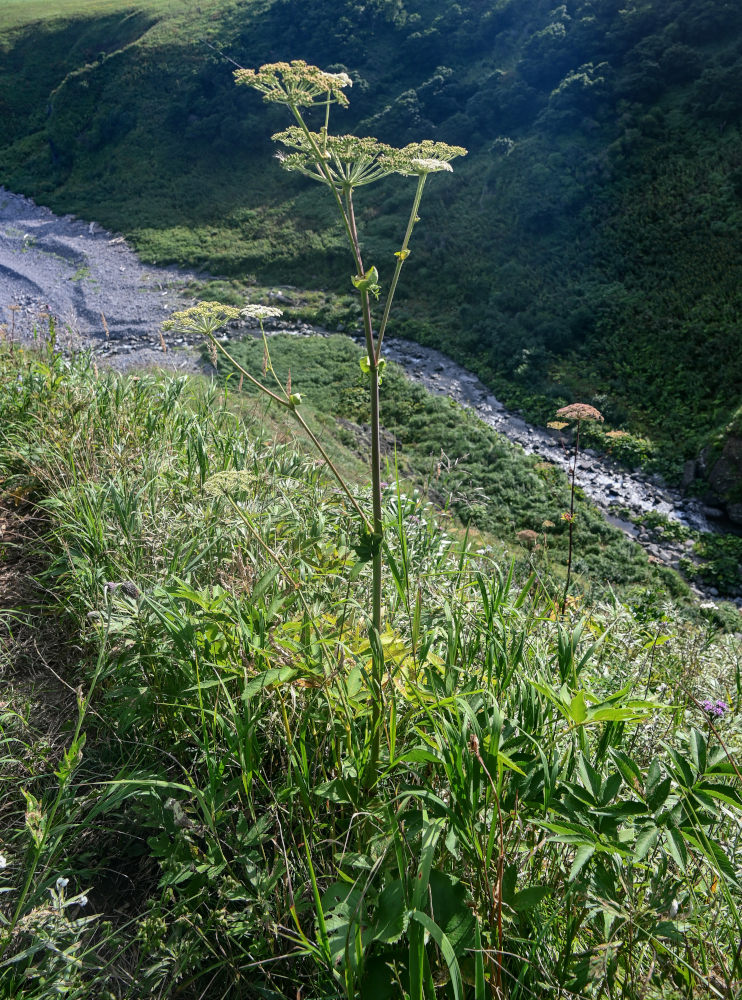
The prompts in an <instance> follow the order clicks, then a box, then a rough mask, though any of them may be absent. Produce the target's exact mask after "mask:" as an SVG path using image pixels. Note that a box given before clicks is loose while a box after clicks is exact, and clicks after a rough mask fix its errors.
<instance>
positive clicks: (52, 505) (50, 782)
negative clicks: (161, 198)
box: [0, 2, 742, 1000]
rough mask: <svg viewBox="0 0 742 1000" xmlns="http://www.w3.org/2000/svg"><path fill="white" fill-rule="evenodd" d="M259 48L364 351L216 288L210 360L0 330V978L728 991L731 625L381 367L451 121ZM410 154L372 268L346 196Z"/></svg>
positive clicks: (545, 991) (740, 830) (188, 315)
mask: <svg viewBox="0 0 742 1000" xmlns="http://www.w3.org/2000/svg"><path fill="white" fill-rule="evenodd" d="M289 6H290V5H283V4H266V5H265V8H264V10H265V12H266V16H268V15H271V16H274V15H276V11H278V13H279V14H280V13H281V12H283V15H284V16H285V15H287V13H288V12H289ZM507 7H508V5H507V4H503V5H501V6H498V7H496V10H497V11H498V12H502V10H505V9H507ZM394 10H396V12H397V14H398V15H399V16H396V15H395V16H392V14H393V13H394V12H393V11H392V8H391V7H390V6H389V5H388V4H386V3H383V2H380V3H379V4H377V5H376V6H375V7H374V8H373V9H372V12H371V16H372V17H373V16H376V15H378V16H379V17H380V18H381V20H382V21H383V22H384V23H392V24H394V25H397V24H398V23H404V17H403V15H404V14H405V8H404V6H403V5H401V4H400V5H397V6H396V7H395V8H394ZM400 19H401V20H400ZM323 25H324V22H323V21H322V20H321V19H320V21H319V23H318V28H319V27H322V26H323ZM548 35H549V33H548V32H547V35H546V36H544V38H543V39H542V40H541V41H543V44H544V45H546V47H547V49H548V40H549V39H548ZM452 38H453V42H455V40H456V35H455V33H454V34H453V36H452ZM353 39H354V36H353V35H352V34H351V35H350V36H349V37H347V38H346V42H347V44H348V47H349V51H350V52H351V53H352V52H354V51H355V50H354V46H353ZM421 44H422V43H421ZM539 44H540V43H539ZM453 48H454V49H455V44H454V45H453ZM543 55H544V53H543V52H541V49H540V48H539V47H538V46H536V47H535V49H534V58H536V56H538V58H539V59H541V57H542V56H543ZM107 61H108V60H107V58H106V57H105V55H104V56H101V58H100V64H101V65H105V64H106V63H107ZM241 74H242V75H241ZM241 74H240V73H238V74H237V76H238V82H245V83H249V84H250V85H253V86H256V87H257V89H259V90H262V91H263V93H264V95H265V96H266V99H267V100H268V101H269V102H271V103H283V104H286V105H287V106H288V108H289V110H290V111H291V112H292V113H293V114H294V117H295V120H296V126H295V127H292V128H290V129H288V130H286V131H285V132H283V133H280V134H279V135H278V136H277V137H276V138H277V139H278V140H279V141H281V142H282V143H284V144H285V145H286V146H287V148H288V150H289V152H288V153H285V154H284V159H283V163H284V165H285V166H287V167H288V168H289V169H292V170H298V171H299V172H301V173H309V174H310V175H311V176H312V177H313V180H315V181H316V180H319V181H321V182H322V183H325V184H326V186H327V187H328V188H329V197H328V200H329V201H330V202H331V201H332V198H334V199H335V202H336V208H337V209H338V218H339V232H338V233H337V236H338V240H339V237H340V236H342V235H345V236H347V238H348V242H349V245H350V249H351V252H352V255H353V262H354V264H355V272H356V273H355V274H354V275H353V276H352V277H351V283H352V286H353V287H355V289H356V292H357V294H358V298H359V300H360V306H361V314H362V317H363V331H364V339H363V348H359V347H358V346H357V345H356V344H354V343H353V342H352V341H349V340H347V339H341V338H337V337H330V338H306V339H303V338H287V337H280V336H275V337H271V338H270V341H269V339H268V338H267V337H266V336H265V333H264V330H263V325H264V320H267V319H268V318H270V317H272V316H275V315H276V314H277V312H278V310H277V309H276V308H270V307H266V306H262V305H260V304H255V303H253V304H252V305H251V306H249V307H247V309H246V310H243V314H244V315H247V316H248V317H250V318H253V319H257V320H258V321H259V324H260V327H261V333H262V336H261V337H259V338H253V339H247V340H245V341H243V342H242V343H241V344H238V345H235V344H233V343H232V342H229V340H228V338H226V337H224V336H223V334H222V332H221V331H222V328H223V327H224V326H225V325H226V324H227V323H228V322H230V321H232V320H236V319H237V318H238V317H239V315H240V310H239V308H238V306H236V305H228V304H226V305H225V304H220V303H218V302H214V301H210V302H205V303H200V304H199V305H197V306H195V307H192V308H189V309H187V310H185V311H183V312H180V313H176V314H173V316H172V317H171V318H170V320H168V321H167V322H166V323H165V324H164V328H165V329H168V328H173V329H176V330H177V329H182V328H184V327H188V329H189V330H196V329H197V330H199V331H200V332H201V333H203V334H204V335H205V337H206V340H207V345H206V350H207V353H208V356H209V358H210V360H211V361H212V363H216V364H217V365H218V368H219V379H217V380H211V381H209V382H206V381H205V380H199V379H193V378H189V377H187V376H183V377H178V378H174V377H167V376H164V375H159V376H158V375H150V374H147V373H139V374H136V375H123V376H122V375H117V374H114V373H111V372H103V373H102V372H100V371H99V370H98V368H97V366H96V364H95V362H94V360H93V358H92V356H91V355H82V356H79V357H77V358H73V359H70V358H65V357H63V356H62V355H61V354H60V353H59V352H58V351H57V350H56V349H55V344H54V341H53V340H52V341H51V342H50V343H49V344H48V345H47V346H46V347H45V348H42V349H40V350H39V351H37V352H25V351H22V350H20V349H18V348H17V347H16V346H15V345H12V344H4V345H3V346H2V350H0V366H1V368H2V371H0V375H2V377H1V378H0V408H1V409H2V412H3V415H4V420H3V424H2V427H0V470H1V471H2V495H1V501H2V505H3V506H2V514H3V524H4V525H7V526H8V532H7V539H8V541H7V542H5V543H4V549H3V551H2V563H1V564H0V566H1V567H2V573H3V576H5V577H6V578H7V579H8V580H9V581H10V582H11V584H13V585H14V586H11V587H10V589H9V593H10V595H11V600H10V601H9V602H8V606H7V607H6V608H5V610H4V613H3V616H2V619H0V620H1V621H2V627H3V633H2V661H1V666H2V670H3V674H4V679H6V681H7V684H6V689H7V691H8V695H7V697H6V696H5V695H4V696H3V703H2V709H1V710H0V713H1V714H0V743H1V744H2V753H3V761H4V766H5V773H4V775H3V786H2V793H3V794H2V797H0V809H1V810H2V814H3V820H4V823H3V840H2V845H1V850H0V890H2V910H0V973H1V975H0V997H2V998H3V1000H11V998H13V1000H18V998H28V1000H31V998H33V1000H42V998H43V1000H46V998H47V997H49V996H53V995H63V996H66V997H70V998H74V1000H93V998H95V1000H98V998H106V1000H110V998H116V1000H118V998H122V1000H123V998H127V1000H128V998H130V1000H140V998H141V1000H144V998H148V997H184V998H187V1000H196V998H199V1000H212V998H213V1000H217V998H219V1000H227V998H234V1000H237V998H250V1000H252V998H255V1000H257V998H262V1000H281V998H286V1000H288V998H294V997H296V996H297V995H299V996H302V997H305V998H307V1000H310V998H311V1000H321V998H322V1000H324V998H327V1000H329V998H331V997H346V998H348V1000H351V998H352V1000H355V998H363V1000H365V998H368V1000H371V998H374V1000H376V998H378V1000H385V998H389V1000H433V998H435V997H441V998H443V997H447V998H449V1000H487V998H504V997H509V998H513V1000H525V998H530V997H534V996H538V997H544V996H545V997H550V996H553V997H564V996H581V997H596V998H598V997H606V998H610V1000H614V998H618V997H619V996H620V997H621V998H626V1000H640V998H647V997H649V998H657V1000H660V998H662V1000H680V998H690V997H702V998H705V997H708V998H716V997H739V996H740V995H741V994H742V948H741V947H740V941H741V940H742V869H740V860H739V859H740V856H742V854H741V852H740V839H741V838H742V791H741V787H740V782H741V781H742V774H741V773H740V769H739V765H738V764H737V762H736V761H737V758H738V755H739V748H740V743H741V742H742V740H741V738H740V727H739V705H740V698H741V697H742V660H741V658H740V646H739V642H738V636H736V635H732V634H729V633H727V632H725V631H723V630H722V629H720V628H719V627H717V626H718V618H715V617H714V613H713V612H711V611H710V610H709V609H708V608H696V609H693V610H689V609H688V608H684V607H681V606H679V605H678V604H677V603H674V602H673V599H672V598H673V594H677V595H679V596H683V591H684V585H683V584H682V583H680V581H679V579H678V578H677V577H676V576H675V575H674V574H672V573H670V572H669V571H661V570H658V569H656V568H655V567H651V566H650V565H649V564H648V562H647V560H646V558H645V557H644V555H643V554H642V553H641V552H640V550H639V549H638V548H636V547H634V546H632V545H631V543H630V542H628V541H627V540H626V539H625V538H623V536H621V535H620V534H619V533H618V532H617V531H615V530H614V529H612V528H610V527H609V526H607V525H605V524H604V522H603V521H602V520H601V519H600V518H599V517H598V515H597V514H596V513H595V512H594V511H591V509H590V508H589V505H587V504H586V503H584V501H583V500H582V498H581V497H580V496H579V493H578V491H577V490H576V489H575V485H574V480H573V482H572V484H571V488H570V487H569V486H568V485H567V483H566V482H565V480H564V477H563V475H561V474H560V473H558V472H556V470H554V469H552V468H550V467H548V466H543V465H540V464H539V463H537V462H535V461H534V460H531V459H527V458H525V457H524V456H523V454H522V453H521V452H520V451H519V450H518V449H516V448H514V447H512V446H510V445H508V444H507V443H505V442H503V441H502V440H501V439H499V438H498V437H497V436H496V435H495V434H494V433H493V432H492V431H491V430H490V429H488V428H486V427H484V425H482V424H480V423H478V422H477V420H476V419H475V418H474V417H473V415H471V414H468V413H465V412H464V411H462V410H461V409H460V408H459V407H457V406H455V405H452V404H451V403H450V402H447V401H445V400H443V399H441V398H433V397H430V396H428V395H427V394H426V393H424V391H423V390H422V389H420V388H419V387H415V386H412V385H410V384H409V383H407V382H406V381H405V380H404V379H403V377H402V375H401V373H400V372H399V371H398V370H396V369H395V368H394V367H393V366H392V365H388V364H386V363H385V359H384V358H383V353H382V340H383V335H384V332H385V330H386V327H387V322H388V321H389V316H390V306H391V301H392V298H393V296H394V292H395V289H396V284H397V278H398V277H399V275H400V272H401V269H402V265H403V264H404V263H405V261H406V259H407V257H408V255H409V251H410V247H409V246H408V243H409V237H410V234H411V232H412V229H413V227H414V225H415V224H416V223H417V221H418V219H417V210H418V206H419V204H420V195H421V193H422V188H423V185H424V184H425V182H426V178H427V175H428V174H429V173H447V172H449V170H450V167H449V165H448V160H449V159H451V158H452V157H453V156H456V155H460V154H462V153H463V152H464V150H457V149H455V148H452V147H449V146H447V145H445V144H444V143H439V142H436V143H430V144H427V143H415V144H414V145H409V144H408V145H406V146H405V147H403V148H392V147H389V146H387V145H386V144H381V143H378V142H377V141H376V140H374V139H357V138H356V137H355V136H342V137H339V138H338V137H334V136H333V135H331V134H330V133H329V131H328V128H327V123H328V118H329V111H330V103H331V102H335V103H338V104H343V103H345V99H344V96H343V93H342V91H343V88H345V87H347V86H349V85H350V82H351V81H350V78H349V77H348V76H347V74H346V73H345V71H344V70H343V69H337V70H335V69H333V71H332V72H330V73H328V72H323V71H320V70H318V69H316V67H311V66H307V65H306V64H305V63H302V62H294V63H291V64H287V63H281V64H271V65H270V66H263V67H261V69H260V71H258V72H257V73H253V72H252V71H241ZM314 105H317V106H318V107H319V109H320V111H321V113H322V115H323V117H324V122H325V125H324V127H323V126H322V125H321V120H320V126H319V128H318V130H317V131H316V132H315V131H313V130H310V129H309V127H308V126H307V124H306V123H305V121H304V118H303V114H304V112H303V110H302V109H304V108H311V107H313V106H314ZM313 172H314V173H313ZM394 173H399V174H403V175H411V176H412V177H414V178H415V184H416V188H415V190H416V192H417V193H416V194H415V195H414V197H413V199H412V208H411V212H410V215H409V222H408V224H407V228H406V230H405V229H404V227H403V229H402V232H404V233H405V235H404V239H403V240H402V242H401V244H400V243H397V244H396V245H397V246H399V249H398V250H397V251H396V264H395V265H394V272H393V276H392V277H391V279H390V278H389V276H388V275H387V274H384V275H382V276H381V277H380V273H379V270H377V268H376V266H374V265H373V264H371V263H370V262H371V261H373V260H374V259H375V258H374V257H373V256H371V254H374V253H375V245H374V243H373V240H371V242H370V253H367V252H366V251H367V249H368V248H367V247H366V245H365V244H364V259H365V266H364V261H363V260H362V257H361V243H360V239H359V236H358V230H357V228H356V212H355V207H354V203H353V197H352V194H353V189H354V187H356V186H363V185H365V183H366V182H367V181H369V180H370V179H377V178H378V177H380V176H382V175H385V174H394ZM407 209H408V211H410V208H409V198H408V206H407ZM318 211H324V208H320V209H318ZM305 223H306V220H305V219H303V218H302V214H301V212H300V211H299V212H297V213H296V214H295V216H294V225H295V226H296V232H297V234H298V233H300V232H304V231H305V228H306V225H305ZM385 232H386V233H387V236H388V237H389V238H390V239H391V237H392V232H393V230H392V229H391V227H387V228H386V229H385ZM189 238H191V237H189ZM333 239H334V237H333ZM338 240H335V244H337V245H339V243H338ZM305 242H306V247H305V251H304V252H306V254H307V256H308V259H309V257H311V256H312V255H314V258H315V259H319V260H321V259H323V258H322V255H320V256H319V257H318V256H317V253H316V250H317V248H316V247H315V246H313V244H312V240H311V238H308V239H306V241H305ZM412 246H413V249H414V247H415V244H414V242H413V244H412ZM330 256H332V255H330ZM413 259H414V258H413ZM319 266H321V264H320V265H319ZM343 268H344V273H347V270H348V269H347V266H346V265H345V264H344V265H343ZM388 270H389V273H391V272H392V268H391V267H389V268H388ZM413 273H414V272H413ZM424 292H425V282H424V281H423V292H422V294H423V295H424ZM382 293H383V295H384V298H383V299H382V301H381V305H380V306H379V307H378V310H377V308H376V307H375V306H374V304H373V302H372V299H378V298H379V296H380V295H381V294H382ZM408 301H411V300H408ZM377 311H378V312H379V313H381V318H380V319H379V318H378V317H377V315H376V314H377ZM51 329H52V324H51V322H50V331H51ZM320 361H321V363H320ZM261 372H262V376H261V374H260V373H261ZM261 377H262V384H261ZM251 389H254V390H256V391H257V392H259V395H258V396H253V395H251V394H250V392H249V391H248V390H251ZM588 411H590V412H592V413H597V411H596V410H595V409H594V408H593V407H592V406H590V405H583V406H582V407H581V408H579V407H578V408H575V407H574V406H571V407H569V406H568V407H566V409H565V410H564V411H563V413H564V415H565V417H568V416H574V415H575V414H576V413H578V412H579V414H580V415H581V417H584V416H585V415H586V414H587V412H588ZM577 450H578V443H577V442H576V443H575V455H577ZM359 454H360V455H361V456H362V457H363V458H364V459H365V462H366V464H365V468H364V466H362V465H361V464H360V463H359V460H358V456H359ZM383 476H385V477H386V478H382V477H383ZM369 479H370V480H371V489H370V491H369V488H368V485H367V482H368V480H369ZM567 504H569V511H567V512H566V513H567V515H568V516H567V518H565V517H564V516H563V515H564V513H565V507H566V506H567ZM560 522H561V524H560ZM565 524H568V530H567V533H566V537H565V534H564V525H565ZM558 525H560V527H557V526H558ZM507 547H511V548H512V553H513V554H512V555H509V554H508V553H507ZM565 548H566V560H565ZM573 576H574V577H575V579H574V580H572V577H573ZM21 580H22V581H23V583H21ZM60 650H61V651H63V652H64V655H63V656H60V655H59V652H60ZM49 677H51V678H53V683H54V685H55V687H54V689H53V690H54V695H53V696H52V699H51V700H52V702H56V708H55V710H54V711H50V708H49V703H48V702H49V700H48V699H47V698H46V695H47V689H48V688H49V687H50V685H51V683H52V682H51V681H49V680H48V678H49ZM41 678H43V681H42V679H41ZM60 715H63V717H64V718H65V723H64V725H62V726H61V727H60V725H59V716H60ZM6 831H7V833H6Z"/></svg>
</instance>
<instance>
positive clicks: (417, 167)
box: [410, 157, 453, 174]
mask: <svg viewBox="0 0 742 1000" xmlns="http://www.w3.org/2000/svg"><path fill="white" fill-rule="evenodd" d="M410 164H411V165H412V168H413V169H414V171H415V173H416V174H434V173H437V172H438V171H439V170H448V172H449V173H453V167H452V166H451V164H450V163H446V161H445V160H431V159H428V158H427V157H420V158H419V159H414V160H410Z"/></svg>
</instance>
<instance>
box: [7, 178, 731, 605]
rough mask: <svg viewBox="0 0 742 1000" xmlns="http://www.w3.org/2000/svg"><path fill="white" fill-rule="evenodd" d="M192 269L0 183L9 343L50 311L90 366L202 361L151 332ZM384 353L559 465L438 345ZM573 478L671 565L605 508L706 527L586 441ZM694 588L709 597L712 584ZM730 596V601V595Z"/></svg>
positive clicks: (681, 503) (192, 365)
mask: <svg viewBox="0 0 742 1000" xmlns="http://www.w3.org/2000/svg"><path fill="white" fill-rule="evenodd" d="M197 277H198V275H196V274H195V273H193V272H187V271H182V270H179V269H177V268H174V267H155V266H151V265H146V264H143V263H142V262H141V261H140V260H139V258H138V257H137V255H136V254H135V253H134V251H133V250H132V249H131V248H130V247H128V246H127V244H126V241H125V240H124V238H123V237H122V236H121V235H119V234H115V233H111V232H108V231H106V230H104V229H102V228H101V227H100V226H98V225H97V224H96V223H94V222H86V221H82V220H80V219H78V218H76V217H75V216H73V215H65V216H58V215H55V214H54V213H53V212H52V211H51V210H50V209H48V208H44V207H42V206H39V205H36V204H35V203H34V202H33V201H31V200H30V199H28V198H25V197H23V196H21V195H16V194H13V193H11V192H9V191H6V190H5V189H4V188H2V187H0V312H1V313H2V316H1V318H0V322H4V323H5V324H6V327H7V331H8V334H9V333H10V332H11V331H12V335H13V337H14V338H16V339H17V340H19V341H20V342H25V343H30V342H33V340H34V337H39V336H45V335H46V333H47V331H48V324H49V319H48V317H49V315H51V316H53V317H54V318H55V320H56V325H57V335H58V343H59V344H60V346H62V347H64V348H66V349H69V350H75V349H82V348H90V349H92V351H93V352H94V354H95V356H96V358H97V360H98V363H99V364H105V365H109V366H111V367H114V368H116V369H118V370H125V369H129V368H132V367H142V366H146V365H157V366H160V367H164V368H168V369H174V370H178V371H203V370H204V366H203V364H202V362H201V360H200V357H199V355H198V354H197V353H196V351H195V350H193V345H192V344H189V343H188V342H187V341H186V339H185V338H177V339H175V340H173V339H172V338H168V348H169V349H168V350H167V352H163V350H162V345H161V340H160V334H159V328H160V324H161V323H162V320H163V319H165V318H166V317H167V316H168V315H169V314H170V313H171V312H172V311H173V310H175V309H179V308H183V307H184V306H185V305H189V304H192V301H193V299H192V296H191V295H190V294H189V293H188V290H187V285H188V283H189V282H190V281H192V280H194V279H195V278H197ZM279 329H280V330H283V331H288V332H295V333H299V334H308V333H311V332H313V331H312V329H311V327H308V326H307V325H306V324H298V325H292V324H288V323H279V324H278V325H277V330H279ZM244 332H246V331H244ZM8 334H6V335H8ZM384 354H385V357H387V358H389V359H390V360H392V361H396V362H397V363H398V364H400V365H402V367H403V368H404V369H405V371H406V372H407V374H408V375H409V377H410V378H412V379H415V380H416V381H419V382H421V383H422V384H423V385H425V387H426V388H427V389H429V390H430V391H431V392H435V393H443V394H446V395H449V396H452V397H453V398H454V399H456V400H457V401H458V402H459V403H461V404H463V405H464V406H468V407H471V408H472V409H474V410H476V412H477V413H478V415H479V416H480V417H481V418H482V419H483V420H484V421H486V422H487V423H488V424H489V425H490V426H491V427H493V428H494V429H495V430H497V431H498V432H500V433H502V434H504V435H505V436H506V437H508V438H510V439H511V440H513V441H515V442H517V443H518V444H520V445H521V446H522V447H523V448H524V450H525V451H526V452H528V453H530V454H537V455H540V456H541V457H542V458H543V460H544V461H548V462H553V463H555V464H557V465H559V466H561V467H562V468H564V469H568V468H569V465H570V455H569V453H568V444H567V441H566V439H565V438H564V437H563V436H562V435H560V434H559V432H552V431H549V430H545V429H541V428H538V427H533V426H531V425H530V424H528V423H527V422H526V421H525V420H523V419H522V418H521V417H520V416H518V414H517V413H512V412H510V411H508V410H506V409H505V407H504V406H503V405H502V404H501V403H500V402H499V401H498V400H497V399H496V398H495V396H493V395H492V393H491V392H490V391H489V389H488V388H487V387H486V386H485V385H484V384H483V383H482V382H480V381H479V379H478V378H477V377H476V376H475V375H473V374H472V373H471V372H468V371H467V370H466V369H465V368H462V367H461V366H460V365H457V364H456V363H455V362H453V361H452V360H451V359H450V358H448V357H446V355H444V354H441V353H440V352H438V351H434V350H431V349H429V348H424V347H420V346H419V345H418V344H414V343H411V342H408V341H400V340H394V339H389V340H387V341H386V342H385V350H384ZM576 481H577V483H578V485H579V486H580V487H581V488H582V489H583V490H584V492H585V494H586V495H587V496H589V497H590V499H591V500H593V502H594V503H596V504H597V505H598V506H599V507H600V508H601V509H602V510H603V511H604V512H605V514H606V516H607V517H608V518H609V519H610V520H612V521H613V523H615V524H617V525H618V526H619V527H621V528H622V529H623V530H624V531H625V532H626V533H627V534H628V535H630V536H631V537H633V538H635V539H636V540H637V541H639V542H641V544H643V545H644V546H645V548H646V549H647V550H648V551H649V553H650V555H651V556H653V557H654V558H655V559H657V560H659V561H661V562H663V563H667V564H670V565H677V562H678V559H679V558H681V557H682V556H684V555H685V556H688V555H689V554H690V553H689V549H690V546H689V545H688V543H686V544H685V546H684V545H683V544H682V543H673V542H665V541H659V542H658V541H657V539H656V537H654V538H653V537H650V535H649V533H648V532H646V531H643V530H642V529H641V528H638V527H637V526H636V525H634V524H633V523H632V522H630V521H627V520H624V519H622V518H620V517H618V516H616V514H615V513H612V511H613V510H614V509H616V508H625V509H627V510H629V511H631V512H632V514H634V515H637V514H644V513H647V512H649V511H656V512H658V513H661V514H664V515H665V516H666V517H668V518H669V519H670V520H673V521H678V522H680V523H681V524H683V525H686V526H687V527H690V528H693V529H696V530H700V531H710V530H714V523H713V520H712V519H710V516H709V515H710V513H712V512H710V511H708V509H707V508H704V506H703V505H702V504H701V503H700V502H699V501H697V500H694V499H690V498H687V497H684V496H682V494H680V493H679V492H678V491H676V490H673V489H669V488H668V487H667V486H665V485H664V484H663V483H662V481H661V480H660V479H659V478H658V477H653V476H646V475H644V474H643V473H641V472H638V471H637V472H632V471H629V470H626V469H624V468H622V467H621V466H619V465H617V464H616V463H614V462H613V461H611V460H610V459H609V458H606V457H605V456H602V455H598V454H596V453H594V452H591V451H589V450H587V451H584V452H583V453H582V454H581V455H580V459H579V463H578V468H577V475H576ZM698 593H699V594H702V595H703V596H706V597H708V596H712V597H714V596H716V595H715V594H714V593H713V589H711V590H708V591H705V592H704V591H702V590H700V589H699V590H698ZM738 603H739V604H740V605H742V598H740V599H738Z"/></svg>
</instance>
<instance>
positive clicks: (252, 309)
mask: <svg viewBox="0 0 742 1000" xmlns="http://www.w3.org/2000/svg"><path fill="white" fill-rule="evenodd" d="M240 315H242V316H244V317H245V319H258V320H260V321H261V322H262V321H263V320H264V319H278V318H279V317H280V316H283V310H282V309H278V308H277V307H276V306H262V305H259V304H257V303H256V304H255V305H250V306H245V308H244V309H243V310H242V312H241V314H240Z"/></svg>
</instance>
